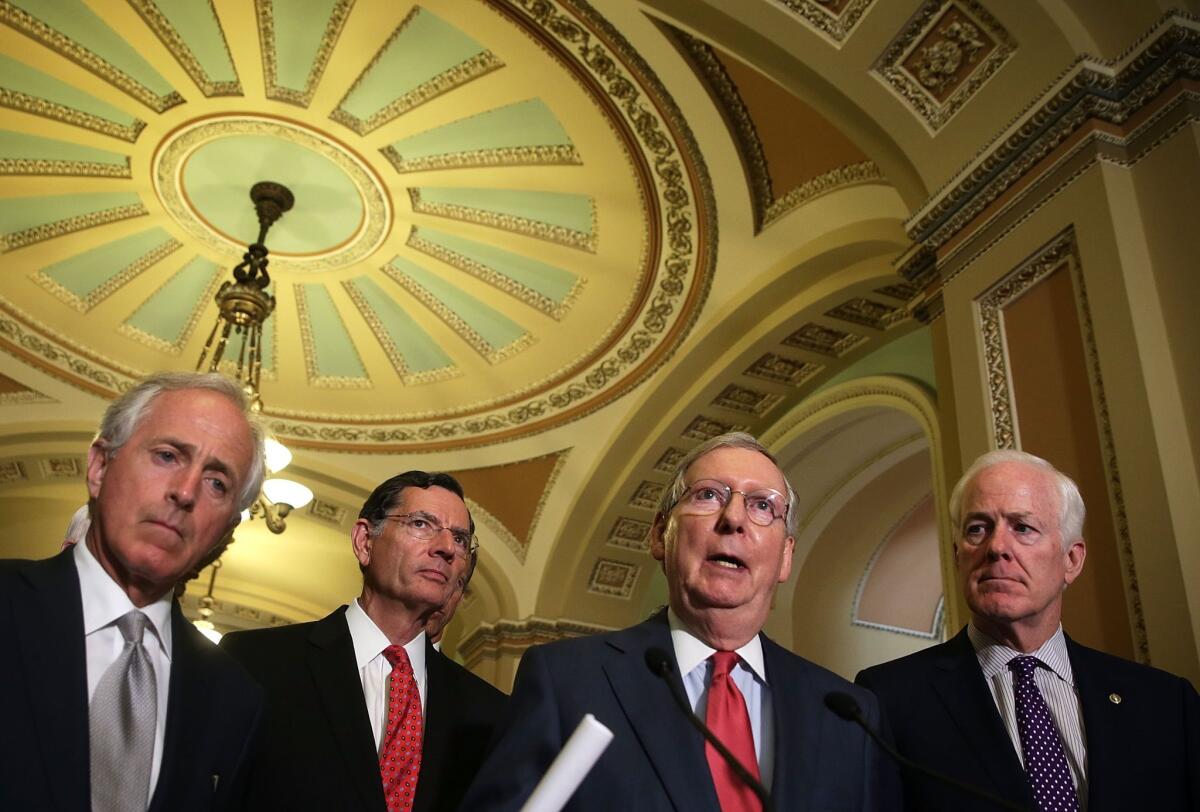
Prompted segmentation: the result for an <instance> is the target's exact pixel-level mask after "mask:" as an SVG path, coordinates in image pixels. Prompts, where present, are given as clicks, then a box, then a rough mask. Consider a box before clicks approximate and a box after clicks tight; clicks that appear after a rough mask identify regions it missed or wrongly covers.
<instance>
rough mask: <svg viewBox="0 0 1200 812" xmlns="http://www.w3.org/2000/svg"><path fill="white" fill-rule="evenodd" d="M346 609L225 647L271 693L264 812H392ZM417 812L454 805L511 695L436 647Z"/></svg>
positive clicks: (260, 792) (254, 794) (239, 636)
mask: <svg viewBox="0 0 1200 812" xmlns="http://www.w3.org/2000/svg"><path fill="white" fill-rule="evenodd" d="M345 611H346V607H344V606H343V607H342V608H340V609H338V610H337V611H335V612H334V613H333V614H331V615H329V616H328V617H326V618H324V619H322V620H318V621H316V622H314V623H301V624H298V625H295V626H282V627H279V628H275V629H260V630H256V631H249V632H236V633H233V634H228V635H226V636H225V637H224V638H223V639H222V640H221V646H222V647H224V648H226V649H227V650H228V651H229V653H230V654H232V655H233V656H234V657H236V658H237V659H238V660H240V661H241V662H242V663H243V664H244V665H245V666H246V668H247V669H248V670H249V671H250V673H251V674H253V675H254V676H255V677H256V678H257V679H258V681H259V682H260V683H261V684H262V686H263V688H264V689H265V690H266V696H267V700H266V705H267V710H266V715H265V719H264V722H263V735H262V741H261V745H262V746H261V748H260V751H259V753H258V755H257V758H256V760H255V765H254V767H253V768H252V770H251V777H250V790H249V794H250V806H251V808H253V809H255V810H269V809H280V810H284V809H286V810H289V812H292V811H293V810H306V809H311V810H322V812H325V810H335V809H336V810H339V812H340V811H341V810H371V811H372V812H383V810H385V809H386V804H385V802H384V798H383V781H382V780H381V779H380V777H379V753H378V751H377V750H376V749H375V737H374V734H373V733H372V732H371V722H370V718H369V717H368V715H367V704H366V702H365V701H364V699H363V690H362V682H361V680H360V679H359V675H358V669H357V668H356V667H355V661H354V643H353V641H352V640H351V637H350V629H349V628H348V627H347V626H346V619H345ZM425 654H426V656H425V668H426V697H425V719H424V723H425V724H424V731H425V734H424V742H423V743H422V747H421V773H420V776H419V777H418V779H417V796H416V798H415V799H414V803H413V809H414V811H415V812H427V811H432V810H439V811H440V810H448V809H454V808H455V807H456V806H457V805H458V802H459V799H460V798H462V793H463V791H464V790H465V789H466V787H467V784H469V783H470V781H471V777H472V776H473V775H474V774H475V771H476V770H477V769H478V768H479V764H480V763H481V762H482V761H483V757H484V756H485V755H486V753H487V743H488V740H489V739H490V738H491V735H492V729H493V727H494V726H495V724H496V721H497V720H498V719H499V717H500V714H501V712H502V710H503V708H504V703H505V700H506V697H505V696H504V694H502V693H501V692H500V691H498V690H496V689H495V688H493V687H492V686H491V685H489V684H488V683H486V682H484V681H483V680H481V679H480V678H479V677H477V676H475V675H474V674H472V673H471V672H470V671H467V670H466V669H465V668H463V667H462V666H460V665H459V664H458V663H456V662H454V661H453V660H451V659H449V658H448V657H446V656H444V655H442V654H441V653H439V652H437V651H435V650H434V648H433V646H432V645H429V644H428V643H426V650H425Z"/></svg>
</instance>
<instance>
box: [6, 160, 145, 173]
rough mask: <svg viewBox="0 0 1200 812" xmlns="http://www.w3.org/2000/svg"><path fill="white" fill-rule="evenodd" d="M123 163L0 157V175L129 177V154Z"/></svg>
mask: <svg viewBox="0 0 1200 812" xmlns="http://www.w3.org/2000/svg"><path fill="white" fill-rule="evenodd" d="M124 157H125V160H124V162H123V163H119V164H111V163H105V162H104V161H60V160H51V159H49V158H0V175H71V176H74V177H90V178H129V177H131V175H130V171H129V156H128V155H126V156H124Z"/></svg>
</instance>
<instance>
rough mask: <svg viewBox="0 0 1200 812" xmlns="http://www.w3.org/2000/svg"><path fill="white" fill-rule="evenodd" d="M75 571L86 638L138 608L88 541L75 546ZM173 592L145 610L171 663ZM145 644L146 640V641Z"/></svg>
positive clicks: (142, 609)
mask: <svg viewBox="0 0 1200 812" xmlns="http://www.w3.org/2000/svg"><path fill="white" fill-rule="evenodd" d="M73 554H74V557H75V570H76V571H77V572H78V573H79V596H80V598H81V599H82V601H83V634H84V636H85V637H86V636H87V635H89V634H91V633H92V632H95V631H98V630H100V629H103V628H104V627H105V626H110V625H112V624H113V623H116V622H117V619H118V618H120V617H121V616H122V615H125V614H127V613H128V612H129V610H131V609H137V608H138V607H136V606H134V605H133V601H131V600H130V599H129V596H128V595H126V594H125V590H123V589H121V587H120V586H118V585H117V582H116V581H114V580H113V579H112V576H110V575H109V574H108V573H107V572H105V571H104V567H102V566H101V565H100V562H99V561H97V560H96V556H94V555H92V551H91V550H89V549H88V546H87V542H86V541H81V542H79V543H78V544H76V545H75V549H74V551H73ZM172 600H173V592H172V590H167V593H166V594H165V595H163V596H162V597H161V598H159V599H158V600H156V601H155V602H154V603H151V604H149V605H147V606H143V607H141V611H142V613H143V614H144V615H146V617H147V618H149V619H150V625H151V626H152V627H153V629H154V636H155V638H156V639H157V640H158V644H159V647H160V648H161V649H162V652H163V654H164V655H165V656H166V657H167V659H168V660H169V659H170V658H171V601H172ZM143 642H144V639H143Z"/></svg>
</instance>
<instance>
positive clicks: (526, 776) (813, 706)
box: [460, 612, 899, 812]
mask: <svg viewBox="0 0 1200 812" xmlns="http://www.w3.org/2000/svg"><path fill="white" fill-rule="evenodd" d="M761 639H762V646H763V659H764V663H765V667H766V672H767V681H768V683H769V684H770V687H771V698H772V707H773V710H774V714H775V736H776V742H775V773H774V779H773V786H772V787H771V795H772V797H773V799H774V803H775V808H776V809H777V810H779V812H784V810H798V809H814V810H816V809H839V810H862V809H880V810H891V809H894V808H895V807H896V806H897V805H898V804H899V786H898V784H897V782H896V776H895V774H894V772H893V771H892V769H891V766H890V765H889V764H886V763H882V762H881V761H880V759H881V758H882V754H880V753H878V751H877V750H876V748H875V747H874V745H873V744H871V743H870V742H869V741H868V740H867V738H866V735H865V734H864V733H863V732H862V731H861V730H860V729H859V728H857V727H855V726H853V725H852V724H850V723H848V722H845V721H843V720H841V719H839V718H838V717H836V716H835V715H834V714H833V713H831V712H830V711H829V710H827V709H826V708H825V705H824V696H825V694H826V693H827V692H829V691H845V692H847V693H850V694H852V695H854V696H855V697H856V698H857V699H858V701H859V703H860V704H861V705H862V706H863V708H864V709H865V712H866V714H867V717H868V718H869V719H870V720H871V722H872V724H875V725H878V724H879V723H880V718H879V706H878V703H877V702H876V701H875V698H874V697H872V696H871V695H870V694H869V693H867V692H866V691H864V690H861V689H859V688H856V687H855V686H853V685H851V684H850V683H848V682H846V681H845V680H843V679H841V678H840V677H838V676H836V675H835V674H832V673H830V672H828V671H826V670H825V669H823V668H820V667H818V666H816V665H813V664H812V663H810V662H808V661H807V660H804V659H802V658H800V657H797V656H796V655H794V654H792V653H791V652H789V651H786V650H784V649H783V648H781V647H780V646H778V645H776V644H775V643H773V642H772V641H771V640H769V639H768V638H767V637H765V636H763V637H762V638H761ZM654 647H657V648H660V649H662V650H664V651H666V652H668V653H669V652H671V651H673V648H672V645H671V636H670V628H669V626H668V623H667V617H666V612H661V613H659V614H658V615H656V616H655V617H653V618H651V619H650V620H648V621H646V622H645V623H642V624H640V625H638V626H634V627H632V628H629V629H624V630H622V631H618V632H612V633H609V634H602V635H597V636H594V637H581V638H577V639H573V640H564V641H560V642H557V643H551V644H549V645H545V646H536V647H534V648H531V649H529V650H528V651H526V652H525V655H524V657H523V658H522V660H521V665H520V668H519V670H518V672H517V679H516V685H515V687H514V689H513V695H512V698H511V700H510V702H509V708H508V714H507V717H506V722H505V724H503V725H502V726H501V728H500V729H499V731H498V733H497V739H496V743H495V746H494V747H493V749H492V755H491V756H490V757H489V759H488V760H487V762H485V764H484V766H483V768H482V769H481V770H480V771H479V774H478V776H477V777H476V779H475V783H473V784H472V785H471V789H470V790H469V791H468V793H467V798H466V800H465V801H464V803H463V805H462V806H461V807H460V809H462V810H471V812H475V810H489V811H490V810H517V809H519V808H520V806H521V804H522V803H524V801H525V799H526V798H527V797H528V795H529V794H530V793H531V792H532V791H533V788H534V786H536V784H537V782H538V780H539V779H540V778H541V776H542V773H543V772H544V771H545V770H546V768H547V767H548V766H549V764H550V762H551V761H552V760H553V759H554V757H555V755H557V753H558V751H559V750H560V749H561V747H562V745H563V744H564V743H565V741H566V739H567V738H568V737H569V736H570V735H571V732H572V731H573V730H574V729H575V726H576V725H577V724H578V723H579V720H580V719H581V718H582V717H583V715H584V714H585V713H591V714H593V715H594V716H595V717H596V719H597V720H598V721H600V722H601V723H602V724H604V725H606V726H607V727H608V728H609V729H611V730H612V731H613V733H614V734H615V738H614V739H613V741H612V743H611V744H610V745H609V747H608V749H607V750H606V751H605V752H604V755H603V756H601V758H600V760H599V762H597V764H596V766H595V768H594V769H593V770H592V772H591V773H590V774H589V775H588V777H587V778H586V779H585V780H584V782H583V784H582V785H581V786H580V787H579V790H578V791H577V792H576V793H575V796H574V797H573V798H572V799H571V802H570V803H569V804H568V806H567V809H569V810H574V812H587V811H590V810H597V812H600V811H601V810H603V812H611V811H612V810H621V812H633V811H634V810H664V811H665V810H677V812H719V807H718V805H717V797H716V791H715V790H714V789H713V782H712V777H711V775H710V773H709V769H708V763H707V761H706V760H705V756H704V740H703V738H702V737H701V736H700V734H699V733H698V732H697V731H696V730H695V729H693V728H692V727H691V726H690V725H689V724H688V722H687V720H686V719H685V718H684V717H683V716H682V714H681V713H680V711H679V709H678V708H677V707H676V706H675V703H674V702H673V701H672V699H671V695H670V693H669V690H668V687H667V685H666V684H665V683H664V682H663V681H662V680H661V679H660V678H659V677H657V676H655V675H654V674H652V673H651V672H650V670H649V669H648V668H647V666H646V662H645V653H646V650H647V649H649V648H654ZM672 678H673V679H674V680H675V681H676V683H677V685H678V686H679V688H680V690H683V687H682V681H681V678H680V677H679V675H678V673H673V675H672Z"/></svg>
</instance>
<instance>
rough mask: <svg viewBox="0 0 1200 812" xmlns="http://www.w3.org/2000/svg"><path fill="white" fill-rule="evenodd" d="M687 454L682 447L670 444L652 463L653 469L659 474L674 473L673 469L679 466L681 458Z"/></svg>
mask: <svg viewBox="0 0 1200 812" xmlns="http://www.w3.org/2000/svg"><path fill="white" fill-rule="evenodd" d="M687 454H688V452H686V451H684V450H683V449H682V448H675V447H674V446H672V447H670V448H668V449H667V450H666V451H664V452H663V453H662V456H661V457H659V458H658V461H657V462H655V463H654V470H655V471H658V472H659V473H660V474H667V475H669V476H670V475H674V473H675V469H676V468H678V467H679V463H681V462H683V458H684V457H686V456H687Z"/></svg>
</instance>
